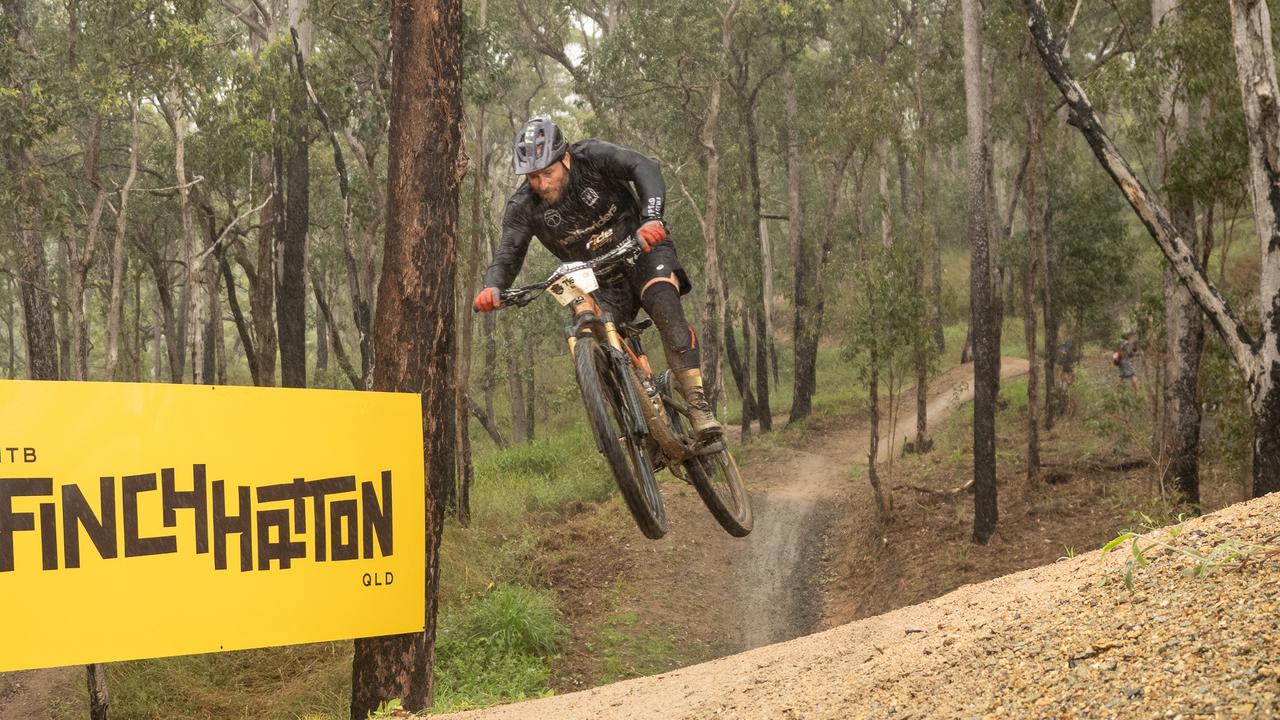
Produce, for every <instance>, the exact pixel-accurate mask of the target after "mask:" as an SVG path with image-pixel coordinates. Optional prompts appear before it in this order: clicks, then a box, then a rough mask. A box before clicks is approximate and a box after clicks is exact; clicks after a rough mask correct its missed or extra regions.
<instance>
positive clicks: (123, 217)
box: [106, 99, 139, 380]
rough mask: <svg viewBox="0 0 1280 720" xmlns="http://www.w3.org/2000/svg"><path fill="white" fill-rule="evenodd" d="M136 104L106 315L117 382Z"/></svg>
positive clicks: (111, 374)
mask: <svg viewBox="0 0 1280 720" xmlns="http://www.w3.org/2000/svg"><path fill="white" fill-rule="evenodd" d="M138 150H139V146H138V101H137V100H136V99H135V100H133V101H132V103H131V104H130V106H129V174H128V175H127V176H126V177H125V180H124V185H123V186H121V188H120V208H119V209H118V210H116V235H115V240H114V244H113V246H112V248H111V307H110V310H108V312H107V364H106V376H107V379H108V380H118V379H119V377H118V376H117V374H116V368H117V365H118V364H119V362H120V330H121V325H123V323H124V286H125V282H126V280H127V278H126V275H125V268H126V264H125V263H126V260H127V255H128V254H127V252H126V250H125V228H126V227H127V226H128V212H129V193H130V191H132V190H133V183H134V181H136V180H137V179H138Z"/></svg>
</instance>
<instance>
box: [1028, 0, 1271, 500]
mask: <svg viewBox="0 0 1280 720" xmlns="http://www.w3.org/2000/svg"><path fill="white" fill-rule="evenodd" d="M1024 4H1025V6H1026V8H1027V13H1028V15H1029V17H1030V21H1029V26H1030V27H1031V31H1032V35H1033V37H1034V38H1035V41H1036V50H1037V51H1038V52H1039V53H1040V58H1041V60H1042V61H1043V62H1044V65H1045V69H1046V70H1047V71H1048V73H1049V77H1051V78H1052V79H1053V81H1054V83H1055V84H1056V85H1057V86H1058V89H1059V90H1060V91H1061V92H1062V96H1063V98H1065V99H1066V103H1067V106H1068V108H1069V109H1070V111H1071V114H1072V124H1074V125H1075V126H1076V127H1077V128H1078V129H1079V130H1080V132H1081V134H1083V135H1084V138H1085V140H1086V141H1088V143H1089V146H1090V148H1091V149H1092V150H1093V153H1094V156H1095V157H1097V159H1098V162H1099V163H1100V164H1101V165H1102V167H1103V169H1105V170H1106V171H1107V173H1108V174H1110V175H1111V177H1112V179H1113V180H1114V181H1115V183H1116V185H1117V186H1118V187H1119V188H1120V190H1121V191H1122V192H1123V194H1124V196H1125V199H1126V200H1128V201H1129V204H1130V206H1131V207H1133V209H1134V212H1135V213H1136V214H1137V215H1138V217H1139V218H1140V219H1141V220H1142V223H1143V224H1144V225H1145V226H1146V228H1147V231H1148V232H1149V233H1150V234H1151V236H1152V238H1153V239H1154V240H1155V242H1156V244H1157V245H1158V246H1159V247H1160V249H1161V251H1162V252H1163V253H1164V255H1165V258H1166V259H1167V260H1168V261H1169V263H1170V265H1171V266H1172V267H1173V269H1174V271H1175V272H1176V273H1177V274H1178V278H1179V279H1180V280H1181V281H1182V283H1183V284H1184V286H1186V288H1187V289H1188V290H1189V291H1190V292H1191V295H1192V297H1194V298H1195V300H1196V303H1197V304H1199V306H1200V309H1201V310H1202V311H1203V312H1204V314H1205V316H1206V317H1207V319H1208V320H1209V322H1210V323H1211V324H1212V325H1213V327H1214V329H1215V330H1216V331H1217V333H1218V335H1219V336H1220V337H1221V338H1222V341H1223V343H1224V344H1225V345H1226V348H1227V351H1228V353H1230V355H1231V359H1232V361H1233V362H1234V363H1235V365H1236V367H1237V369H1239V370H1240V371H1241V374H1243V375H1244V377H1245V380H1246V382H1247V384H1248V389H1249V403H1250V408H1251V409H1252V411H1253V423H1254V448H1253V495H1254V497H1260V496H1262V495H1265V494H1267V493H1271V492H1275V491H1277V490H1280V381H1278V380H1280V229H1278V228H1277V225H1276V219H1277V216H1278V215H1280V193H1277V192H1276V188H1277V187H1280V167H1278V164H1277V162H1276V160H1275V158H1277V157H1278V156H1280V107H1277V105H1276V103H1275V98H1276V97H1280V84H1278V83H1277V81H1276V71H1275V56H1274V52H1273V50H1272V46H1271V17H1270V12H1269V11H1268V8H1267V4H1266V2H1264V1H1262V0H1257V1H1256V2H1251V3H1244V2H1240V1H1238V0H1230V1H1229V7H1230V10H1231V32H1232V39H1233V42H1234V46H1235V56H1236V70H1237V75H1238V78H1239V81H1240V94H1241V98H1242V101H1243V105H1244V117H1245V129H1246V132H1247V134H1248V139H1249V186H1250V191H1251V199H1252V204H1253V214H1254V227H1255V230H1256V232H1257V237H1258V242H1259V245H1260V246H1261V247H1260V251H1261V252H1260V258H1261V262H1260V272H1259V294H1258V297H1259V300H1260V306H1261V308H1262V334H1261V336H1260V337H1259V338H1258V339H1254V337H1253V336H1252V334H1251V333H1250V331H1249V329H1248V328H1247V327H1246V326H1245V325H1244V324H1243V323H1242V322H1241V321H1240V320H1239V317H1238V316H1237V315H1236V313H1235V311H1234V310H1233V309H1232V307H1231V306H1230V305H1229V304H1228V303H1227V301H1226V300H1225V299H1224V298H1223V296H1222V293H1221V292H1219V290H1218V289H1217V287H1216V286H1214V285H1213V283H1212V282H1211V281H1210V280H1209V278H1208V276H1207V274H1206V273H1205V271H1204V269H1203V267H1202V266H1201V265H1200V259H1199V258H1198V257H1197V256H1196V253H1194V252H1193V251H1191V249H1190V248H1189V247H1188V246H1187V243H1186V240H1185V239H1184V238H1183V237H1182V233H1181V232H1180V231H1179V229H1178V227H1177V225H1176V224H1175V223H1174V221H1173V219H1172V217H1171V215H1170V213H1169V211H1168V210H1167V209H1166V208H1165V206H1164V205H1163V204H1162V203H1161V202H1160V201H1159V200H1158V199H1157V198H1156V197H1155V196H1153V195H1152V194H1151V192H1150V191H1149V190H1148V189H1147V188H1146V186H1145V185H1143V183H1142V182H1141V180H1139V179H1138V177H1137V176H1136V175H1135V174H1134V172H1133V170H1132V168H1131V167H1130V166H1129V164H1128V162H1127V161H1126V160H1125V158H1124V156H1123V155H1121V154H1120V151H1119V150H1118V149H1117V148H1116V146H1115V144H1114V143H1113V142H1112V140H1111V137H1110V136H1109V135H1108V134H1107V132H1106V131H1105V130H1104V129H1103V127H1102V123H1101V121H1100V120H1099V118H1098V115H1097V113H1096V112H1095V111H1094V109H1093V106H1092V104H1091V103H1090V102H1089V98H1088V96H1086V95H1085V93H1084V90H1083V89H1081V87H1080V85H1079V84H1078V83H1077V82H1076V81H1075V79H1074V78H1072V76H1071V74H1070V72H1069V71H1068V70H1067V67H1066V64H1065V62H1064V61H1063V59H1062V53H1061V51H1060V49H1059V46H1058V45H1057V42H1056V40H1055V39H1054V37H1053V33H1052V31H1051V30H1050V28H1049V20H1048V14H1047V12H1046V11H1045V8H1044V3H1043V0H1024Z"/></svg>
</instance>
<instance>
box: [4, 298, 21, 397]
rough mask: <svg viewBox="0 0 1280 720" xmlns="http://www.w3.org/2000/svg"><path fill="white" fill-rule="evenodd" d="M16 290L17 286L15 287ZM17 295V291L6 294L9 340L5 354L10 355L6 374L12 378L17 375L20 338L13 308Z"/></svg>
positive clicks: (6, 319)
mask: <svg viewBox="0 0 1280 720" xmlns="http://www.w3.org/2000/svg"><path fill="white" fill-rule="evenodd" d="M15 290H16V287H15ZM16 295H17V293H16V292H14V293H13V294H6V295H5V298H4V330H5V340H6V341H7V342H6V343H5V345H6V348H5V350H6V353H5V354H6V355H7V356H8V359H9V365H8V372H7V373H6V374H5V377H6V378H8V379H10V380H13V379H14V378H16V377H17V376H16V375H15V374H14V372H15V366H16V363H17V359H18V357H17V355H18V347H17V346H18V338H17V336H16V335H15V334H14V328H15V326H16V325H17V324H18V320H17V317H16V315H17V313H15V312H14V309H13V304H14V297H15V296H16Z"/></svg>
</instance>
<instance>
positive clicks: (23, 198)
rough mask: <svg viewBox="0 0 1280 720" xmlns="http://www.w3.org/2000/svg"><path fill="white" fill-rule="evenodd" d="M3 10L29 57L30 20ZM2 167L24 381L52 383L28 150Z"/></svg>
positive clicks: (23, 10)
mask: <svg viewBox="0 0 1280 720" xmlns="http://www.w3.org/2000/svg"><path fill="white" fill-rule="evenodd" d="M4 10H5V14H6V15H8V16H9V17H10V18H11V20H10V27H11V28H12V32H13V35H12V37H11V39H12V40H13V42H14V44H15V45H16V46H17V47H18V48H19V49H20V50H21V51H23V52H26V53H28V54H34V53H35V48H34V44H33V41H32V38H31V25H32V18H31V16H30V14H29V13H28V11H27V4H26V2H25V0H4ZM28 101H29V90H28V89H26V88H25V87H24V88H23V89H22V91H21V96H20V99H19V102H22V103H26V102H28ZM5 168H6V169H7V170H8V172H9V175H10V177H11V178H13V179H15V180H16V185H17V197H16V206H17V209H16V211H15V212H14V222H15V224H16V228H15V229H16V233H17V239H18V273H17V282H18V287H19V295H21V297H22V321H23V328H24V330H25V334H26V339H27V376H28V377H30V378H31V379H32V380H57V379H58V333H57V330H56V327H55V325H54V322H53V302H52V300H51V297H52V292H51V287H50V285H49V271H48V264H47V263H46V260H45V254H44V251H45V247H44V245H45V243H44V228H43V226H42V224H41V218H40V212H39V208H40V207H41V204H42V203H43V196H44V189H43V187H42V186H41V183H40V180H39V177H40V176H39V174H38V173H37V170H36V162H35V158H33V157H32V155H31V149H30V148H29V147H27V146H25V145H23V146H20V147H17V148H14V149H13V150H12V151H11V153H10V154H9V155H8V156H6V157H5Z"/></svg>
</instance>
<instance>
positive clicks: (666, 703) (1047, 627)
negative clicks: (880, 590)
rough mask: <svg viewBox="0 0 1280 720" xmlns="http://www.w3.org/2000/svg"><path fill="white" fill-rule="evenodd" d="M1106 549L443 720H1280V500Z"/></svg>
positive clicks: (1256, 502) (1232, 509)
mask: <svg viewBox="0 0 1280 720" xmlns="http://www.w3.org/2000/svg"><path fill="white" fill-rule="evenodd" d="M1114 545H1115V547H1113V548H1111V549H1110V550H1109V551H1108V552H1105V553H1104V552H1103V551H1102V550H1097V551H1094V552H1091V553H1087V554H1084V555H1080V556H1078V557H1075V558H1071V559H1063V560H1061V561H1059V562H1058V563H1055V564H1053V565H1050V566H1046V567H1041V568H1036V569H1033V570H1028V571H1025V572H1021V573H1016V574H1014V575H1009V576H1006V577H1003V578H999V579H996V580H992V581H990V582H985V583H982V584H979V585H970V586H966V587H963V588H960V589H959V590H956V591H955V592H952V593H950V594H948V595H945V596H943V597H940V598H938V599H936V600H932V601H930V602H927V603H923V604H921V605H916V606H912V607H907V608H902V609H899V610H895V611H893V612H890V613H886V614H884V615H880V616H878V617H874V618H869V619H866V620H862V621H859V622H856V623H851V624H849V625H845V626H842V627H838V628H834V629H832V630H828V631H826V632H822V633H818V634H815V635H810V636H807V637H803V638H799V639H797V640H793V641H791V642H787V643H781V644H778V645H771V646H767V647H762V648H758V649H756V650H753V651H751V652H747V653H743V654H741V655H735V656H732V657H727V658H722V659H720V660H716V661H713V662H710V663H705V664H702V665H696V666H693V667H688V668H684V669H682V670H678V671H675V672H671V673H667V674H665V675H659V676H655V677H650V678H640V679H636V680H631V681H627V682H623V683H618V684H615V685H610V686H606V687H601V688H595V689H593V690H587V691H583V692H579V693H572V694H568V695H562V696H559V697H553V698H547V699H543V700H537V701H533V702H528V703H518V704H513V705H507V706H502V707H497V708H490V709H487V710H481V711H475V712H471V713H464V714H461V715H455V716H449V717H457V718H468V719H472V718H494V719H498V718H557V719H562V720H568V719H572V718H628V719H631V718H655V719H657V718H662V719H664V720H665V719H667V718H691V719H692V718H697V719H701V718H793V719H800V718H805V719H819V718H830V719H832V720H835V719H836V718H840V719H843V718H861V717H866V718H883V717H891V718H937V717H963V718H969V717H1018V718H1022V717H1031V718H1041V717H1043V718H1059V717H1082V718H1157V717H1160V718H1163V717H1168V718H1232V717H1248V718H1271V717H1280V494H1277V495H1273V496H1271V497H1267V498H1261V499H1258V500H1253V501H1250V502H1247V503H1241V504H1239V505H1234V506H1232V507H1229V508H1226V509H1224V510H1221V511H1219V512H1216V513H1213V514H1211V515H1207V516H1205V517H1203V518H1197V519H1193V520H1190V521H1187V522H1185V523H1182V524H1181V525H1177V526H1171V527H1168V528H1162V529H1159V530H1154V531H1151V532H1148V533H1146V534H1144V535H1141V536H1135V537H1133V538H1127V539H1125V540H1123V541H1121V542H1119V543H1116V544H1114ZM1135 548H1136V550H1135ZM672 600H673V602H678V598H672Z"/></svg>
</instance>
